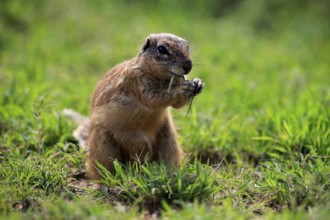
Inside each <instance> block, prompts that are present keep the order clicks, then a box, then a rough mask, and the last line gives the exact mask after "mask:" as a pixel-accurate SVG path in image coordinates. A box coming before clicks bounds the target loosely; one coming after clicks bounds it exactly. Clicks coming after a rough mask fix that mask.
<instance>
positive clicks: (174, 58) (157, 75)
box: [87, 33, 204, 179]
mask: <svg viewBox="0 0 330 220" xmlns="http://www.w3.org/2000/svg"><path fill="white" fill-rule="evenodd" d="M191 68H192V62H191V60H190V57H189V44H188V42H187V41H186V40H184V39H182V38H180V37H177V36H175V35H172V34H166V33H161V34H152V35H150V36H149V37H147V39H146V40H145V42H144V43H143V45H142V47H141V49H140V52H139V54H138V55H137V56H136V57H134V58H133V59H131V60H129V61H125V62H123V63H120V64H118V65H116V66H115V67H113V68H112V69H111V70H110V71H109V72H108V73H107V74H106V75H105V76H104V77H103V79H101V81H100V82H99V83H98V84H97V86H96V88H95V90H94V93H93V96H92V101H91V115H90V120H89V122H88V123H89V132H88V141H87V147H88V149H89V158H88V159H87V172H88V175H89V176H90V177H91V178H92V179H100V178H101V176H100V174H99V172H98V169H97V166H96V161H98V162H99V163H100V164H102V165H103V166H104V167H105V168H106V169H108V170H109V171H112V172H113V171H114V164H113V162H114V160H118V161H119V162H122V163H125V162H128V161H135V160H140V161H143V160H145V159H148V160H150V161H164V162H165V163H167V164H173V165H174V166H177V165H180V163H181V160H182V150H181V148H180V146H179V145H178V143H177V140H176V131H175V128H174V125H173V122H172V117H171V114H170V112H169V109H168V107H169V106H172V107H174V108H180V107H183V106H184V105H186V104H187V103H188V102H189V100H191V98H192V97H194V96H195V95H197V94H199V93H200V92H201V90H202V89H203V87H204V83H203V81H202V80H200V79H198V78H195V79H194V80H191V81H188V80H185V78H184V75H186V74H188V73H189V72H190V70H191ZM169 84H170V87H169Z"/></svg>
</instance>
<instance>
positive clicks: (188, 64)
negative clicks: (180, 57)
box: [182, 60, 192, 75]
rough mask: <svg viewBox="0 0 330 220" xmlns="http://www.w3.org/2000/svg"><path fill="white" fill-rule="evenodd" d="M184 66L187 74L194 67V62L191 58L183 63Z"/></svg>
mask: <svg viewBox="0 0 330 220" xmlns="http://www.w3.org/2000/svg"><path fill="white" fill-rule="evenodd" d="M182 68H183V69H184V70H185V73H184V74H185V75H186V74H188V73H189V72H190V70H191V68H192V62H191V60H186V61H184V62H183V64H182Z"/></svg>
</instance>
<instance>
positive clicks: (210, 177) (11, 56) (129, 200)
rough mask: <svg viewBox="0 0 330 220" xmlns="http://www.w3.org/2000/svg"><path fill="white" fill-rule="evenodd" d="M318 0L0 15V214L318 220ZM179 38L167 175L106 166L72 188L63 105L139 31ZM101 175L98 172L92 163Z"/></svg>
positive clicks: (76, 101)
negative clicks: (177, 101) (185, 97)
mask: <svg viewBox="0 0 330 220" xmlns="http://www.w3.org/2000/svg"><path fill="white" fill-rule="evenodd" d="M329 8H330V4H329V2H328V1H325V0H324V1H317V2H311V3H309V1H307V0H293V1H289V2H287V1H275V0H271V1H256V0H247V1H239V0H237V1H226V0H223V1H213V0H207V1H197V0H194V1H180V2H179V1H174V0H173V1H172V0H167V1H163V0H159V1H147V0H144V1H139V2H137V1H129V0H125V1H116V0H111V1H106V0H95V1H84V0H83V1H77V0H73V1H65V0H58V1H43V0H31V1H29V3H26V2H24V1H20V0H2V2H1V6H0V219H23V218H24V219H64V218H65V219H82V218H83V219H95V218H96V219H109V218H112V219H148V218H152V217H156V216H158V217H159V218H164V219H220V218H223V219H255V218H264V219H326V218H328V215H329V214H330V210H329V207H330V160H329V158H330V73H329V70H330V62H329V56H330V24H329V21H330V17H329V15H330V12H329ZM158 32H170V33H174V34H177V35H179V36H182V37H184V38H186V39H188V40H189V41H190V44H191V56H192V59H193V62H194V68H193V70H192V73H191V75H190V76H189V77H190V78H193V77H195V76H198V77H199V78H201V79H203V80H204V81H205V85H206V86H205V88H204V91H203V93H202V94H201V95H200V96H198V97H196V98H195V99H194V100H193V103H192V107H191V111H190V113H189V114H188V115H187V116H186V113H187V110H188V107H187V108H184V109H182V110H173V111H172V112H173V114H174V119H175V122H176V125H177V127H178V133H179V141H180V144H181V145H182V147H183V149H184V150H185V152H186V153H187V156H186V159H185V162H184V165H183V166H182V167H181V168H179V169H176V170H175V169H173V168H171V167H167V166H165V165H164V164H150V163H144V164H141V165H138V164H129V165H121V164H116V171H117V172H116V174H110V173H107V172H105V171H104V170H103V174H104V180H103V181H102V182H103V183H104V184H105V186H104V187H102V188H101V189H96V187H95V186H96V185H95V183H93V182H91V181H89V180H86V177H85V166H84V160H85V158H86V152H85V151H84V150H83V149H81V148H80V147H79V145H78V144H77V142H76V140H74V138H73V137H72V131H73V129H74V128H75V124H74V123H73V122H71V121H70V120H69V119H66V118H64V117H63V115H62V110H63V109H64V108H72V109H75V110H77V111H79V112H81V113H83V114H86V115H87V114H88V112H89V99H90V96H91V93H92V90H93V87H94V86H95V84H96V83H97V81H98V80H99V79H100V78H101V77H102V75H103V74H104V73H105V72H106V71H107V69H109V68H111V67H112V66H113V65H115V64H116V63H118V62H121V61H123V60H125V59H129V58H131V57H133V56H135V55H136V54H137V52H138V49H139V46H140V44H141V43H142V42H143V40H144V38H145V37H146V36H147V35H148V34H150V33H158ZM100 169H101V170H102V167H100Z"/></svg>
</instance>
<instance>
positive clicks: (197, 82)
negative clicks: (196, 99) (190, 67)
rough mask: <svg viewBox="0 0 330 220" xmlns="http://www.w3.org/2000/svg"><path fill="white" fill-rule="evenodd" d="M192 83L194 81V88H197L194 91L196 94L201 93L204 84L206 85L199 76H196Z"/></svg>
mask: <svg viewBox="0 0 330 220" xmlns="http://www.w3.org/2000/svg"><path fill="white" fill-rule="evenodd" d="M192 83H193V85H194V88H195V90H194V93H193V94H194V96H195V95H198V94H199V93H201V92H202V90H203V88H204V85H205V84H204V82H203V81H202V80H201V79H199V78H195V79H193V81H192Z"/></svg>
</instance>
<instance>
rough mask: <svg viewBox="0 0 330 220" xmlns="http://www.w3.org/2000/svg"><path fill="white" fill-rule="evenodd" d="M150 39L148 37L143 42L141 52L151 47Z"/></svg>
mask: <svg viewBox="0 0 330 220" xmlns="http://www.w3.org/2000/svg"><path fill="white" fill-rule="evenodd" d="M150 44H151V43H150V39H149V38H147V39H146V41H145V42H144V43H143V45H142V47H141V53H143V52H144V51H146V50H147V49H148V48H149V47H150Z"/></svg>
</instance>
